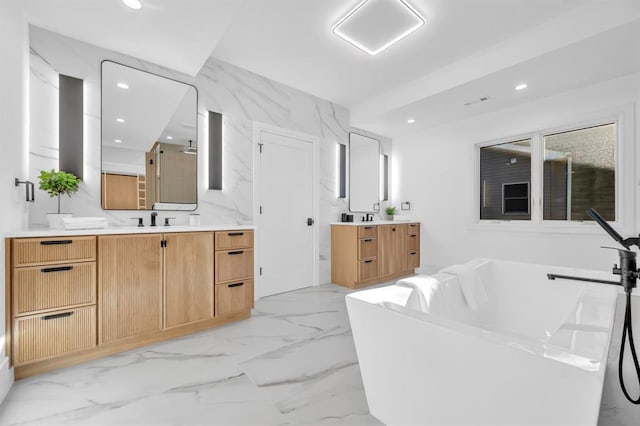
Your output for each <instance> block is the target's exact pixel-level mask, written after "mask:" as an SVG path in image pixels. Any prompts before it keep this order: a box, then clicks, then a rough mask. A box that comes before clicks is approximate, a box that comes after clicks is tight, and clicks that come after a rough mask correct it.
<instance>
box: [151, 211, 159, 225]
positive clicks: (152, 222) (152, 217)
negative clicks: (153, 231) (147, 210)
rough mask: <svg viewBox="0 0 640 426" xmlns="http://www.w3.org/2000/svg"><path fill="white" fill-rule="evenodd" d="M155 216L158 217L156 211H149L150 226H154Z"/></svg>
mask: <svg viewBox="0 0 640 426" xmlns="http://www.w3.org/2000/svg"><path fill="white" fill-rule="evenodd" d="M156 217H158V212H151V226H156Z"/></svg>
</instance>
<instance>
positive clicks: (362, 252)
mask: <svg viewBox="0 0 640 426" xmlns="http://www.w3.org/2000/svg"><path fill="white" fill-rule="evenodd" d="M377 254H378V240H377V239H376V238H363V239H361V240H358V259H360V260H362V259H369V258H371V257H376V256H377Z"/></svg>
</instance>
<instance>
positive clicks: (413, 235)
mask: <svg viewBox="0 0 640 426" xmlns="http://www.w3.org/2000/svg"><path fill="white" fill-rule="evenodd" d="M409 236H410V237H411V238H415V237H417V236H418V234H412V235H409Z"/></svg>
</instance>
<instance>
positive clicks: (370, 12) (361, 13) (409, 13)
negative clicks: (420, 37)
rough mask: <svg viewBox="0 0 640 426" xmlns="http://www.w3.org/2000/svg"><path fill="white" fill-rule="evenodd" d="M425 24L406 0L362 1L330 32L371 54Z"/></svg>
mask: <svg viewBox="0 0 640 426" xmlns="http://www.w3.org/2000/svg"><path fill="white" fill-rule="evenodd" d="M424 23H425V20H424V18H423V17H422V16H421V15H420V14H419V13H418V11H416V10H415V9H414V8H413V7H412V6H411V5H410V4H409V3H407V2H406V1H405V0H363V1H362V2H360V3H359V4H358V5H357V6H356V7H355V8H353V9H352V10H351V11H350V12H349V13H347V14H346V15H345V16H344V17H343V18H342V19H340V20H339V21H338V23H337V24H335V25H334V26H333V28H332V29H331V31H332V32H333V33H334V34H335V35H337V36H338V37H340V38H342V39H343V40H345V41H346V42H348V43H350V44H352V45H354V46H355V47H357V48H358V49H360V50H363V51H364V52H366V53H367V54H369V55H371V56H373V55H377V54H378V53H380V52H382V51H383V50H385V49H386V48H388V47H390V46H391V45H393V44H395V43H397V42H398V41H400V40H402V39H403V38H405V37H406V36H408V35H409V34H411V33H412V32H414V31H415V30H417V29H418V28H420V27H421V26H423V25H424Z"/></svg>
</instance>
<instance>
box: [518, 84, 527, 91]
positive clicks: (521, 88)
mask: <svg viewBox="0 0 640 426" xmlns="http://www.w3.org/2000/svg"><path fill="white" fill-rule="evenodd" d="M526 88H527V83H520V84H518V85H517V86H516V90H524V89H526Z"/></svg>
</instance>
